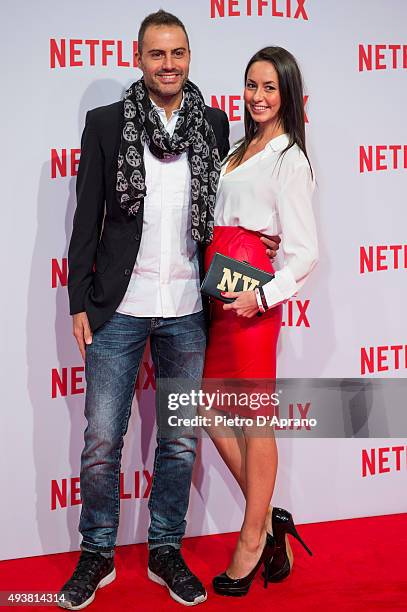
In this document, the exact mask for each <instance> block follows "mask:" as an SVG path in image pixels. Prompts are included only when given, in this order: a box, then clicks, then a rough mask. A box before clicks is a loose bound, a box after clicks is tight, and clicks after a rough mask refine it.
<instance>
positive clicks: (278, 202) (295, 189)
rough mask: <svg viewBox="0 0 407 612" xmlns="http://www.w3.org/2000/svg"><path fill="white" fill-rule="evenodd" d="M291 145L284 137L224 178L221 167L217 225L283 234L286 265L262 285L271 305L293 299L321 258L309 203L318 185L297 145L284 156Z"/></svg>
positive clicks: (282, 241)
mask: <svg viewBox="0 0 407 612" xmlns="http://www.w3.org/2000/svg"><path fill="white" fill-rule="evenodd" d="M287 144H288V136H287V135H286V134H282V135H281V136H277V137H276V138H273V139H272V140H270V142H268V143H267V145H266V147H265V148H264V149H263V150H262V151H260V152H259V153H257V154H256V155H253V157H251V158H250V159H248V160H247V161H245V162H244V163H243V164H241V165H240V166H238V167H237V168H235V169H234V170H232V171H231V172H228V173H227V174H225V170H226V168H227V165H225V166H223V168H222V172H221V176H220V181H219V187H218V193H217V200H216V206H215V225H232V226H240V227H244V228H246V229H249V230H253V231H256V232H261V233H262V234H267V235H268V236H274V235H276V234H280V235H281V245H280V251H281V252H282V254H283V257H284V265H283V267H282V268H281V269H280V270H277V271H276V272H275V277H274V279H273V280H272V281H270V282H269V283H266V285H264V287H263V289H264V294H265V297H266V300H267V304H268V305H269V307H271V306H276V305H277V304H281V303H282V302H285V301H286V300H288V299H289V298H290V297H292V296H293V295H295V294H296V293H297V291H298V290H299V289H300V288H301V286H302V285H303V284H304V282H305V280H306V278H307V276H308V275H309V273H310V272H311V270H312V269H313V267H314V266H315V264H316V262H317V259H318V242H317V232H316V227H315V219H314V213H313V210H312V201H311V199H312V193H313V191H314V187H315V181H314V180H313V178H312V175H311V171H310V167H309V164H308V161H307V159H306V157H305V155H304V153H303V152H302V151H301V149H300V148H299V147H298V146H297V145H294V146H293V147H291V148H290V149H289V150H288V151H287V152H286V153H284V155H283V156H282V157H280V153H281V151H283V150H284V149H285V147H286V146H287Z"/></svg>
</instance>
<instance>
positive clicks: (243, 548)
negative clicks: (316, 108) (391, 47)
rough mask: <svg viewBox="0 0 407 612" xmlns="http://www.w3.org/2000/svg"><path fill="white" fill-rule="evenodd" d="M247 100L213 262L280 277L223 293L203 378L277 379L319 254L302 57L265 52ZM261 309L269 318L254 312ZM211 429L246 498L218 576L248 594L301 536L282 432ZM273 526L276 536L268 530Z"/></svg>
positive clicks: (276, 574)
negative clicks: (285, 488)
mask: <svg viewBox="0 0 407 612" xmlns="http://www.w3.org/2000/svg"><path fill="white" fill-rule="evenodd" d="M244 102H245V136H244V138H243V139H242V141H240V144H239V143H238V145H237V146H236V147H235V148H234V149H232V151H231V153H230V154H229V156H228V158H227V159H226V163H225V164H224V166H223V169H222V173H221V178H220V182H219V187H218V193H217V203H216V207H215V232H214V240H213V242H212V244H211V245H210V246H209V247H208V248H207V250H206V255H205V266H206V268H208V267H209V265H210V262H211V260H212V257H213V255H214V253H215V252H220V253H222V254H224V255H227V256H230V257H233V258H235V259H238V260H246V261H248V262H249V263H250V264H252V265H254V266H256V267H258V268H262V269H264V270H266V271H269V272H273V273H274V274H275V277H274V279H273V280H271V281H270V282H268V283H267V284H266V285H264V287H263V290H260V291H258V290H249V291H241V292H224V293H223V295H224V296H225V297H227V298H235V299H234V301H233V303H229V304H222V303H221V302H215V303H213V304H212V319H211V324H210V330H209V342H208V348H207V353H206V361H205V371H204V379H206V380H210V379H219V378H222V379H238V380H239V382H238V381H236V384H241V381H242V380H250V381H251V383H253V380H254V379H267V380H268V381H271V382H272V383H274V380H275V376H276V348H277V339H278V335H279V331H280V327H281V311H282V304H283V303H284V302H285V301H286V300H287V299H289V298H290V297H292V296H293V295H294V294H295V293H296V292H297V291H298V289H299V288H300V287H301V286H302V285H303V283H304V281H305V279H306V278H307V276H308V275H309V273H310V272H311V270H312V268H313V267H314V265H315V263H316V260H317V256H318V249H317V238H316V229H315V222H314V216H313V212H312V205H311V195H312V192H313V189H314V176H313V171H312V168H311V164H310V162H309V159H308V155H307V151H306V147H305V127H304V105H303V89H302V79H301V74H300V71H299V68H298V66H297V63H296V60H295V58H294V57H293V56H292V55H291V54H290V53H289V52H288V51H286V50H285V49H282V48H281V47H266V48H265V49H262V50H261V51H259V52H258V53H256V54H255V55H254V56H253V57H252V58H251V60H250V61H249V64H248V66H247V68H246V72H245V90H244ZM262 234H265V235H275V234H281V235H282V243H281V246H282V249H281V250H282V253H283V255H284V265H283V267H282V268H281V269H280V270H277V271H275V272H274V270H273V269H272V267H271V263H270V260H269V259H268V257H267V255H266V253H265V250H264V245H263V244H262V243H261V240H260V236H261V235H262ZM259 311H260V312H262V313H263V314H262V316H260V317H257V316H255V315H257V314H258V313H259ZM217 408H218V409H221V410H222V407H220V406H217ZM223 409H224V410H229V408H223ZM237 410H238V409H237ZM234 412H236V407H235V408H234ZM206 415H208V413H207V412H206ZM208 431H209V433H210V435H211V437H212V438H213V441H214V443H215V445H216V447H217V449H218V451H219V453H220V455H221V456H222V458H223V459H224V461H225V462H226V464H227V466H228V467H229V469H230V470H231V472H232V474H233V475H234V477H235V478H236V480H237V482H238V483H239V485H240V487H241V489H242V492H243V494H244V496H245V499H246V508H245V515H244V521H243V525H242V528H241V532H240V536H239V540H238V543H237V546H236V549H235V551H234V554H233V558H232V561H231V563H230V565H229V567H228V568H227V570H226V572H225V573H223V574H221V575H219V576H216V578H215V579H214V588H215V590H216V591H217V592H218V593H222V594H224V595H244V594H246V593H247V591H248V589H249V587H250V584H251V582H252V580H253V578H254V576H255V575H256V573H257V571H258V569H259V568H260V566H261V565H262V564H263V563H264V566H265V572H263V575H264V577H265V586H267V581H278V580H280V579H282V578H284V577H285V576H287V575H288V574H289V573H290V568H291V565H292V557H291V551H290V549H289V545H286V542H288V539H287V538H286V535H287V533H291V534H292V535H295V536H296V537H298V539H300V538H299V536H298V534H297V532H296V529H295V527H294V523H293V521H292V517H291V515H290V514H289V513H288V512H286V511H284V510H281V509H277V508H274V510H273V512H271V508H270V501H271V497H272V494H273V489H274V483H275V478H276V471H277V448H276V443H275V439H274V436H270V435H266V436H265V435H256V434H255V435H250V431H249V428H248V427H246V426H245V425H243V427H242V431H241V432H240V433H241V434H242V435H240V436H236V435H234V433H235V431H234V430H232V428H230V431H228V427H227V426H224V427H223V428H222V431H220V430H219V428H216V429H215V427H213V426H212V427H209V428H208ZM228 434H229V435H228ZM272 531H274V538H273V537H272V536H271V535H267V534H271V532H272ZM300 541H301V540H300ZM301 542H302V541H301ZM304 546H305V545H304ZM307 550H308V549H307ZM308 552H310V551H308Z"/></svg>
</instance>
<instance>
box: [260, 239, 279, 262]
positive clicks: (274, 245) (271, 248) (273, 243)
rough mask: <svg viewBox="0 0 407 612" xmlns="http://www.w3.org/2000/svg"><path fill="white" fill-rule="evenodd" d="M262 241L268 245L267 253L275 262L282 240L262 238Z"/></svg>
mask: <svg viewBox="0 0 407 612" xmlns="http://www.w3.org/2000/svg"><path fill="white" fill-rule="evenodd" d="M260 240H261V241H262V243H263V244H265V245H266V247H267V249H266V253H267V255H268V256H269V257H270V259H271V260H272V261H273V259H274V258H275V256H276V255H277V251H278V249H279V248H280V242H281V238H280V236H261V237H260Z"/></svg>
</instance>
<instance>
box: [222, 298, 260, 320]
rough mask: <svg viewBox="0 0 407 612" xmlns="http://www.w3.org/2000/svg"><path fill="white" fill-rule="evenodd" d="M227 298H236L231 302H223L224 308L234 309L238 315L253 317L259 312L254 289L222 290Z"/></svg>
mask: <svg viewBox="0 0 407 612" xmlns="http://www.w3.org/2000/svg"><path fill="white" fill-rule="evenodd" d="M222 295H223V296H224V297H227V298H236V299H235V301H234V302H232V303H231V304H223V310H234V311H235V313H236V314H237V316H238V317H245V318H247V319H251V318H252V317H254V316H255V315H256V314H257V313H258V312H259V307H258V304H257V299H256V295H255V293H254V291H222Z"/></svg>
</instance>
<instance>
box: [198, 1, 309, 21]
mask: <svg viewBox="0 0 407 612" xmlns="http://www.w3.org/2000/svg"><path fill="white" fill-rule="evenodd" d="M305 2H306V0H210V3H211V4H210V6H211V19H216V18H218V17H241V16H243V17H251V16H252V15H256V16H257V17H263V16H269V15H271V16H272V17H284V18H286V19H303V20H304V21H308V14H307V12H306V9H305V7H304V4H305Z"/></svg>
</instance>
